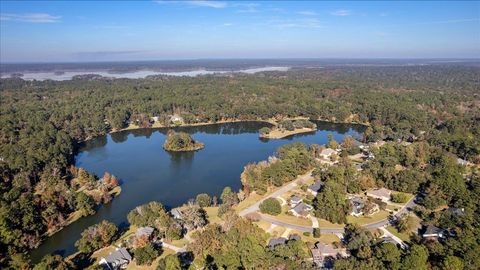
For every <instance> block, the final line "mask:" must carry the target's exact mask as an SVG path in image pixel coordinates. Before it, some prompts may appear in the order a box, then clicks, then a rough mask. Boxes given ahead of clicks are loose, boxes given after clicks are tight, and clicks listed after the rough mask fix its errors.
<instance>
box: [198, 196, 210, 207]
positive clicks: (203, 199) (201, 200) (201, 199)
mask: <svg viewBox="0 0 480 270" xmlns="http://www.w3.org/2000/svg"><path fill="white" fill-rule="evenodd" d="M196 202H197V204H198V205H199V206H200V207H209V206H210V205H211V204H212V199H211V198H210V196H208V194H206V193H201V194H198V195H197V198H196Z"/></svg>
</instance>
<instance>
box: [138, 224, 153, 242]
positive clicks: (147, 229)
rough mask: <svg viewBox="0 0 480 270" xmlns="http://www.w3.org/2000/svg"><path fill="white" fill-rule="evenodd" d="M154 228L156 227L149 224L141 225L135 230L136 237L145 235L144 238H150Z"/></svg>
mask: <svg viewBox="0 0 480 270" xmlns="http://www.w3.org/2000/svg"><path fill="white" fill-rule="evenodd" d="M153 230H154V229H153V228H152V227H148V226H147V227H140V228H138V229H137V231H136V232H135V237H137V238H140V237H144V238H147V239H150V237H152V234H153Z"/></svg>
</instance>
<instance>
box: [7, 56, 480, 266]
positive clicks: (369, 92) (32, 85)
mask: <svg viewBox="0 0 480 270" xmlns="http://www.w3.org/2000/svg"><path fill="white" fill-rule="evenodd" d="M479 78H480V70H479V69H478V68H476V67H468V66H453V65H445V66H443V65H436V66H404V67H332V68H326V69H321V70H293V71H291V72H287V73H276V72H271V73H260V74H257V75H235V76H229V77H226V76H225V77H224V76H200V77H195V78H189V77H176V78H174V77H165V76H157V77H151V78H148V79H138V80H131V79H115V80H111V79H94V80H89V79H88V78H87V79H76V80H71V81H41V82H40V81H23V80H21V79H1V80H0V114H1V115H0V171H1V175H0V178H1V179H0V180H1V181H0V194H1V198H0V254H1V255H0V256H1V257H0V265H8V264H9V263H11V261H12V260H14V259H15V260H17V259H20V258H19V257H18V256H16V257H14V256H12V255H14V254H23V253H22V252H25V251H26V250H28V249H31V248H34V247H36V246H38V244H39V242H40V240H41V238H42V236H43V235H44V234H45V233H47V232H48V231H49V230H50V229H51V228H52V227H56V226H58V225H59V224H61V223H62V220H64V219H65V218H66V217H67V216H68V215H69V214H71V213H72V212H74V211H77V210H79V209H85V208H88V207H86V206H85V205H87V206H88V205H92V204H91V202H89V199H88V198H85V197H81V198H78V197H80V196H83V195H79V196H78V197H76V196H74V192H73V190H74V187H75V190H76V188H78V186H76V183H77V180H75V179H78V178H82V179H83V178H84V176H80V174H79V172H78V169H76V168H73V167H72V163H73V157H74V154H75V151H76V148H77V146H78V143H80V142H81V141H82V140H86V139H89V138H92V137H94V136H98V135H101V134H105V133H107V132H109V131H111V130H112V129H122V128H125V127H126V126H127V125H128V123H136V124H138V125H139V126H145V127H148V126H149V125H151V124H150V118H151V117H154V116H155V117H158V119H159V121H160V122H161V123H162V124H166V125H168V124H169V121H170V116H171V115H173V114H178V115H180V116H181V117H182V118H183V120H184V122H185V123H197V122H211V121H213V122H215V121H220V120H233V119H235V120H256V119H269V118H272V117H275V118H282V117H298V116H303V117H307V118H310V119H322V120H328V121H335V122H357V123H365V124H368V125H369V127H368V129H367V131H366V132H365V134H364V140H365V141H377V140H380V139H385V140H397V139H401V140H404V141H417V140H420V141H422V142H421V143H416V144H414V145H413V146H412V147H409V148H405V149H408V150H404V149H396V148H395V147H394V146H388V147H386V148H382V150H380V152H379V153H376V155H377V158H376V160H375V161H374V162H373V163H372V164H370V165H369V167H368V168H367V169H366V172H368V174H370V175H371V176H372V177H373V178H375V179H376V180H375V181H377V182H380V183H382V184H383V185H385V186H387V187H389V188H392V189H394V190H399V191H408V192H413V191H416V190H419V189H421V190H424V191H425V192H426V194H428V195H429V196H425V200H424V202H423V204H424V206H425V207H427V208H429V209H433V208H435V207H436V206H439V205H442V204H445V203H447V204H449V205H455V206H457V205H458V206H460V205H461V206H464V205H468V207H469V209H470V211H472V212H475V213H477V215H476V218H473V217H472V219H473V220H471V221H470V222H469V223H468V224H469V225H468V226H466V228H470V230H469V231H467V232H466V233H468V236H471V237H469V238H468V239H462V241H460V240H459V241H456V242H455V243H450V244H449V245H450V246H449V248H451V249H452V253H454V254H463V255H464V256H471V258H470V259H471V260H475V258H474V255H473V254H472V253H471V252H472V251H470V250H471V249H470V247H472V246H473V247H477V248H478V239H477V238H476V237H475V235H477V236H478V235H479V233H478V227H479V226H478V224H479V223H478V222H479V221H478V220H477V219H478V216H479V215H478V201H480V199H479V198H478V194H480V192H479V190H478V187H479V185H478V177H474V178H472V179H470V181H469V182H465V181H464V180H463V179H462V178H461V177H460V178H459V177H458V176H457V174H454V173H452V172H453V171H455V170H457V168H456V167H455V166H454V165H453V163H454V160H453V159H452V158H451V157H444V155H443V151H448V152H450V153H452V154H454V155H456V156H458V157H460V158H463V159H466V160H468V161H471V162H474V163H477V164H478V163H480V140H479V139H478V138H480V121H479V120H480V109H479V108H480V99H479V93H478V89H479V87H480V82H479ZM289 147H293V148H295V149H296V150H295V151H286V155H287V156H285V157H283V158H282V161H280V162H277V163H274V164H273V165H274V166H278V167H279V166H282V168H284V167H285V168H286V169H285V170H283V169H282V170H274V169H269V170H270V172H268V173H262V181H260V182H255V181H250V182H249V185H246V186H248V187H249V188H251V189H255V190H258V191H260V192H261V191H264V190H266V188H267V187H266V186H265V181H264V180H265V179H266V180H268V181H269V183H272V184H273V185H281V184H282V183H283V182H285V181H288V179H290V176H291V175H294V174H295V175H296V174H298V172H301V171H305V170H306V169H307V168H309V166H308V164H309V160H308V159H309V158H310V156H309V155H306V153H308V149H307V148H306V147H305V146H298V145H297V146H295V145H294V146H289ZM430 147H432V149H433V150H429V151H426V150H425V149H429V148H430ZM279 154H280V155H282V152H281V150H280V152H279ZM290 155H293V156H294V158H291V157H290ZM298 156H301V157H302V158H303V159H298V158H297V157H298ZM413 157H415V158H413ZM289 160H290V161H289ZM291 160H295V162H293V161H291ZM397 161H398V162H399V163H400V164H401V165H402V166H403V167H405V168H406V169H405V170H402V171H401V172H398V173H392V168H391V166H390V165H392V164H397V163H396V162H397ZM275 164H279V165H275ZM426 164H428V165H429V166H426V167H425V165H426ZM273 165H272V166H273ZM280 173H281V174H282V175H279V174H280ZM87 178H88V179H90V178H91V179H94V178H93V176H88V177H87ZM263 178H264V179H263ZM418 180H421V181H418ZM82 181H83V180H82ZM85 181H86V180H85ZM89 181H90V180H89ZM275 181H280V182H278V183H276V182H275ZM86 182H88V181H86ZM86 182H85V183H86ZM117 184H118V183H117ZM244 184H245V183H244ZM340 184H341V185H344V186H345V184H344V183H340ZM340 184H339V183H335V184H328V186H329V189H331V190H332V192H336V190H339V189H341V187H339V185H340ZM80 194H82V193H80ZM222 199H223V198H222ZM475 199H476V200H475ZM475 202H476V203H475ZM85 211H86V212H89V211H88V209H87V210H85ZM433 218H434V219H435V220H436V219H439V220H440V221H439V222H448V220H446V219H442V218H441V217H437V216H435V217H433ZM475 224H476V229H475ZM472 225H473V228H472V227H471V226H472ZM238 226H246V227H245V229H248V230H252V229H250V228H249V227H248V226H247V225H238ZM240 229H241V230H243V228H239V230H240ZM212 230H215V229H214V228H212ZM460 237H466V235H462V236H460ZM472 239H477V242H476V244H475V243H472ZM467 245H468V246H467ZM215 254H216V253H215ZM20 257H21V256H20ZM473 265H478V264H473ZM345 269H347V268H345ZM472 269H473V268H472Z"/></svg>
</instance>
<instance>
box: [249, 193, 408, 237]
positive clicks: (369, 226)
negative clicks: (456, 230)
mask: <svg viewBox="0 0 480 270" xmlns="http://www.w3.org/2000/svg"><path fill="white" fill-rule="evenodd" d="M415 198H416V197H415V196H414V197H412V199H410V200H409V201H408V202H407V203H406V204H405V206H403V207H402V208H401V209H400V210H399V211H398V212H397V213H395V215H394V216H395V217H397V218H398V217H400V216H401V215H403V214H404V213H407V212H408V211H409V210H408V209H412V208H413V207H414V206H415V205H416V204H415ZM248 213H250V212H248ZM260 218H261V219H262V220H264V221H267V222H270V223H272V224H275V225H277V226H282V227H285V228H288V229H293V230H297V231H301V232H313V228H312V226H303V225H296V224H290V223H286V222H283V221H280V220H277V219H275V218H273V217H270V216H267V215H263V214H260ZM389 224H390V221H389V219H388V218H387V219H383V220H380V221H378V222H375V223H370V224H365V225H363V226H362V227H363V228H365V229H367V230H373V229H379V228H383V227H385V226H387V225H389ZM344 231H345V230H344V228H320V232H321V233H323V234H343V232H344Z"/></svg>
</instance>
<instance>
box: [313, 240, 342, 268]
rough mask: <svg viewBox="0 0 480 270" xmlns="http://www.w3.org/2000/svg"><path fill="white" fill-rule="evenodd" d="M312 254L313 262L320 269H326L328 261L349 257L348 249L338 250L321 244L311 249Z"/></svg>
mask: <svg viewBox="0 0 480 270" xmlns="http://www.w3.org/2000/svg"><path fill="white" fill-rule="evenodd" d="M310 252H311V253H312V257H313V262H314V263H315V264H316V265H317V266H318V267H324V266H325V262H326V260H327V259H329V258H330V259H337V258H345V257H348V256H349V254H348V253H347V249H346V248H336V247H334V246H332V245H326V244H323V243H320V242H317V243H316V244H315V247H314V248H312V249H310Z"/></svg>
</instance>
